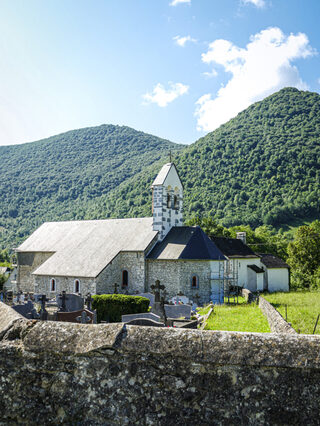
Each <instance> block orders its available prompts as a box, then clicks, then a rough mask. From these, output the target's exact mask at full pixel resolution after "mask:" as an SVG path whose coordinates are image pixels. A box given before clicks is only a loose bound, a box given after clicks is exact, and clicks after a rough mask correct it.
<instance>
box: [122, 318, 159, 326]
mask: <svg viewBox="0 0 320 426" xmlns="http://www.w3.org/2000/svg"><path fill="white" fill-rule="evenodd" d="M126 325H140V326H144V327H165V325H164V324H163V323H162V322H158V321H152V320H151V319H147V318H136V319H133V320H131V321H129V322H127V323H126Z"/></svg>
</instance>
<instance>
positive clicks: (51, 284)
mask: <svg viewBox="0 0 320 426" xmlns="http://www.w3.org/2000/svg"><path fill="white" fill-rule="evenodd" d="M50 291H56V280H55V279H54V278H51V280H50Z"/></svg>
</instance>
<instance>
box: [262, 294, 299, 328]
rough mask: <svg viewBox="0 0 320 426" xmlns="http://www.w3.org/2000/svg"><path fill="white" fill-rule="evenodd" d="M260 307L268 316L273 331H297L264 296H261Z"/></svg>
mask: <svg viewBox="0 0 320 426" xmlns="http://www.w3.org/2000/svg"><path fill="white" fill-rule="evenodd" d="M259 307H260V309H261V311H262V313H263V314H264V315H265V316H266V317H267V320H268V323H269V326H270V330H271V332H272V333H290V334H296V333H297V332H296V331H295V330H294V329H293V328H292V327H291V325H290V324H288V323H287V322H286V321H285V319H284V318H283V317H282V316H281V315H280V314H279V312H278V311H277V310H276V309H275V308H274V307H273V306H272V305H271V303H269V302H268V301H267V300H266V299H264V298H263V297H261V296H260V297H259Z"/></svg>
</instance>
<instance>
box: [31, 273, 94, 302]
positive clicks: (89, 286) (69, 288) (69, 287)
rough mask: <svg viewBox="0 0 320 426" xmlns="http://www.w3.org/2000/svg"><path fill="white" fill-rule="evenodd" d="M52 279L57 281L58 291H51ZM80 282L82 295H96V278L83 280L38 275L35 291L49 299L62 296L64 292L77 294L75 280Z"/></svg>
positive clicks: (80, 278)
mask: <svg viewBox="0 0 320 426" xmlns="http://www.w3.org/2000/svg"><path fill="white" fill-rule="evenodd" d="M51 278H54V279H55V281H56V290H55V291H51V286H50V281H51ZM76 279H77V280H79V282H80V293H81V294H82V295H86V294H88V293H91V294H94V293H95V289H96V284H95V279H94V278H83V277H56V276H50V277H48V276H44V275H37V276H35V286H34V291H35V293H38V294H45V295H46V296H47V297H50V298H52V297H54V296H55V295H57V294H60V293H61V292H62V291H63V290H64V291H66V292H67V293H74V292H75V285H74V282H75V280H76Z"/></svg>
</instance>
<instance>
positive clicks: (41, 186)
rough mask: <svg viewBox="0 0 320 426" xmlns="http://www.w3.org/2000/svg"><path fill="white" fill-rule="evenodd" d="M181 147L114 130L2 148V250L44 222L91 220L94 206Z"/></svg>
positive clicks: (125, 129)
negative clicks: (91, 206)
mask: <svg viewBox="0 0 320 426" xmlns="http://www.w3.org/2000/svg"><path fill="white" fill-rule="evenodd" d="M183 147H184V146H183V145H178V144H174V143H172V142H169V141H167V140H163V139H160V138H158V137H156V136H152V135H148V134H146V133H143V132H138V131H136V130H134V129H131V128H129V127H124V126H121V127H120V126H113V125H102V126H99V127H91V128H85V129H79V130H73V131H70V132H67V133H63V134H61V135H57V136H53V137H50V138H48V139H45V140H41V141H37V142H32V143H27V144H23V145H14V146H2V147H1V146H0V160H1V166H0V194H1V196H0V248H1V247H2V248H5V247H9V246H11V247H12V245H15V244H17V243H18V242H19V241H21V239H23V238H25V237H26V236H28V235H29V234H30V233H31V232H32V231H33V230H34V229H35V228H36V227H37V226H39V225H40V224H41V223H42V222H44V221H48V220H71V219H83V218H85V217H87V215H86V212H87V207H88V205H89V203H90V200H95V199H96V198H97V197H98V198H99V197H101V196H103V195H107V194H108V193H109V191H110V190H112V189H114V188H116V187H117V186H118V185H119V184H120V183H121V182H123V181H125V180H126V179H128V178H130V177H132V176H134V175H135V174H136V173H138V172H140V171H141V169H143V168H144V167H148V165H150V164H152V163H154V162H155V161H157V160H159V159H161V160H160V162H161V163H163V162H165V161H168V158H169V157H168V154H169V151H170V150H172V152H174V151H175V150H180V149H182V148H183Z"/></svg>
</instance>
